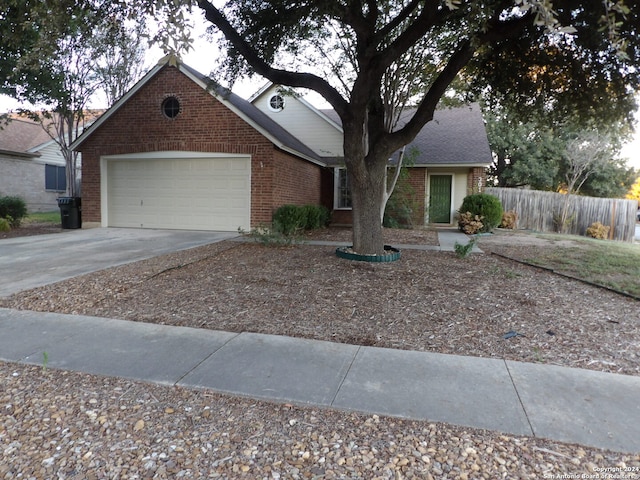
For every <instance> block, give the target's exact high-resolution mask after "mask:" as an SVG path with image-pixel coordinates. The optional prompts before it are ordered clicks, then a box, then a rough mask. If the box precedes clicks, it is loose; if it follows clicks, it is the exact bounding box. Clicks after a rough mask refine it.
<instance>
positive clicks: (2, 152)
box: [0, 150, 41, 159]
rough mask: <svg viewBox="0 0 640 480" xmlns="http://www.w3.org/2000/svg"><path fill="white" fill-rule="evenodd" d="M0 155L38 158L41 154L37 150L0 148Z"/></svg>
mask: <svg viewBox="0 0 640 480" xmlns="http://www.w3.org/2000/svg"><path fill="white" fill-rule="evenodd" d="M0 155H6V156H9V157H17V158H24V159H32V158H38V157H40V156H41V154H40V153H38V152H33V153H32V152H14V151H13V150H0Z"/></svg>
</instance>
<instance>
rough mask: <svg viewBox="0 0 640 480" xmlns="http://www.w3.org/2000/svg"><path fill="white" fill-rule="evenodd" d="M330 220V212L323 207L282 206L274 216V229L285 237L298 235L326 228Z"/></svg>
mask: <svg viewBox="0 0 640 480" xmlns="http://www.w3.org/2000/svg"><path fill="white" fill-rule="evenodd" d="M329 219H330V213H329V210H327V209H326V208H325V207H323V206H321V205H282V206H281V207H279V208H278V209H277V210H276V211H275V212H274V214H273V223H272V229H273V230H274V231H276V232H279V233H281V234H283V235H285V236H290V235H296V234H298V233H300V232H302V231H304V230H313V229H316V228H321V227H325V226H327V225H328V223H329Z"/></svg>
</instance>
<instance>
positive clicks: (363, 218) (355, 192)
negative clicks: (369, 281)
mask: <svg viewBox="0 0 640 480" xmlns="http://www.w3.org/2000/svg"><path fill="white" fill-rule="evenodd" d="M386 167H387V159H386V157H383V158H376V159H375V160H374V159H372V158H370V157H369V158H361V159H356V160H355V161H353V160H351V161H349V162H347V172H348V178H349V187H350V189H351V205H352V207H353V209H352V215H353V249H354V251H355V252H356V253H359V254H362V255H381V254H383V253H384V240H383V238H382V221H381V219H380V211H381V210H382V204H383V202H384V197H385V194H386V187H387V186H386V176H385V175H384V171H385V169H386Z"/></svg>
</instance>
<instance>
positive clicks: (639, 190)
mask: <svg viewBox="0 0 640 480" xmlns="http://www.w3.org/2000/svg"><path fill="white" fill-rule="evenodd" d="M635 174H636V181H635V183H634V184H633V185H632V186H631V188H630V189H629V191H628V192H627V195H626V196H625V198H628V199H629V200H637V201H638V208H640V172H637V171H636V172H635Z"/></svg>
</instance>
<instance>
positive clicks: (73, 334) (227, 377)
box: [0, 309, 640, 453]
mask: <svg viewBox="0 0 640 480" xmlns="http://www.w3.org/2000/svg"><path fill="white" fill-rule="evenodd" d="M0 332H1V335H0V360H4V361H8V362H20V363H28V364H36V365H38V364H42V363H43V359H44V352H46V353H47V357H48V363H47V364H48V366H49V367H51V368H59V369H66V370H73V371H80V372H86V373H92V374H98V375H107V376H118V377H125V378H132V379H137V380H142V381H146V382H155V383H160V384H165V385H180V386H184V387H193V388H206V389H211V390H215V391H218V392H226V393H230V394H234V395H243V396H250V397H255V398H259V399H268V400H276V401H282V402H289V403H297V404H309V405H317V406H321V407H331V408H338V409H345V410H354V411H361V412H368V413H377V414H383V415H393V416H399V417H404V418H411V419H418V420H429V421H438V422H447V423H451V424H456V425H463V426H468V427H474V428H484V429H489V430H497V431H501V432H505V433H510V434H515V435H529V436H531V435H533V436H537V437H545V438H550V439H553V440H558V441H564V442H571V443H579V444H583V445H589V446H594V447H600V448H606V449H611V450H616V451H621V452H629V453H635V452H639V451H640V435H638V425H640V402H638V398H640V377H632V376H625V375H615V374H606V373H599V372H594V371H588V370H580V369H573V368H565V367H556V366H550V365H539V364H527V363H520V362H513V361H504V360H500V359H489V358H474V357H462V356H455V355H442V354H436V353H425V352H415V351H403V350H392V349H383V348H372V347H360V346H354V345H345V344H336V343H329V342H321V341H313V340H304V339H295V338H289V337H281V336H273V335H260V334H253V333H242V334H236V333H229V332H220V331H212V330H200V329H193V328H185V327H171V326H166V325H154V324H145V323H137V322H127V321H122V320H112V319H105V318H96V317H85V316H71V315H60V314H53V313H37V312H27V311H16V310H8V309H0Z"/></svg>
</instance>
